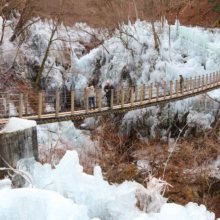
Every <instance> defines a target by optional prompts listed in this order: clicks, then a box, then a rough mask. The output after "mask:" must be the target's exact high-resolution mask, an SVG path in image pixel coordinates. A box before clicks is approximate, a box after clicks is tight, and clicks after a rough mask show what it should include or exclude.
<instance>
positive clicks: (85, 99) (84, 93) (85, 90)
mask: <svg viewBox="0 0 220 220" xmlns="http://www.w3.org/2000/svg"><path fill="white" fill-rule="evenodd" d="M83 96H84V108H86V88H84V95H83Z"/></svg>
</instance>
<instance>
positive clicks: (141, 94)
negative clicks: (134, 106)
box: [140, 86, 143, 105]
mask: <svg viewBox="0 0 220 220" xmlns="http://www.w3.org/2000/svg"><path fill="white" fill-rule="evenodd" d="M142 104H143V87H142V86H141V88H140V105H142Z"/></svg>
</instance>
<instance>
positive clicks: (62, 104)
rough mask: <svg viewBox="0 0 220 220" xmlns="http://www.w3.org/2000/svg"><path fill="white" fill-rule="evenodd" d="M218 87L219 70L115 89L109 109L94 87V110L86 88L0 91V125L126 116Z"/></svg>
mask: <svg viewBox="0 0 220 220" xmlns="http://www.w3.org/2000/svg"><path fill="white" fill-rule="evenodd" d="M219 88H220V71H219V72H218V71H216V72H213V73H210V74H206V75H201V76H197V77H195V78H192V77H191V78H190V79H188V78H185V79H184V82H183V83H182V84H180V82H179V81H177V80H175V81H169V82H157V83H156V84H154V85H153V84H152V83H151V84H146V85H145V84H143V85H142V86H137V85H134V86H126V87H122V86H117V87H115V89H114V90H111V102H110V108H109V107H108V106H107V101H106V97H105V93H104V90H103V89H101V88H95V91H96V97H95V103H96V106H95V110H93V111H90V110H89V101H88V94H87V90H86V88H84V89H81V90H80V89H79V90H75V89H72V90H70V91H68V90H67V89H64V88H62V89H60V90H59V89H58V90H47V91H34V92H33V91H32V92H28V91H27V92H21V93H12V92H9V91H8V92H7V91H6V92H3V93H0V125H1V126H3V125H4V124H6V123H7V122H8V120H9V118H10V117H19V118H23V119H28V120H35V121H36V122H37V124H47V123H53V122H61V121H67V120H73V121H75V120H81V119H85V118H89V117H97V116H105V115H110V114H120V113H126V112H128V111H133V110H136V109H142V108H146V107H150V106H156V105H161V104H165V103H169V102H175V101H178V100H182V99H187V98H190V97H193V96H197V95H200V94H203V93H207V92H210V91H212V90H215V89H219Z"/></svg>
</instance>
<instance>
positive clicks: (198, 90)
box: [197, 76, 200, 92]
mask: <svg viewBox="0 0 220 220" xmlns="http://www.w3.org/2000/svg"><path fill="white" fill-rule="evenodd" d="M199 87H200V76H199V78H198V85H197V92H199Z"/></svg>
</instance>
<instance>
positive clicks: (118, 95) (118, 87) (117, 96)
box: [117, 86, 119, 105]
mask: <svg viewBox="0 0 220 220" xmlns="http://www.w3.org/2000/svg"><path fill="white" fill-rule="evenodd" d="M117 105H119V86H117Z"/></svg>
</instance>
